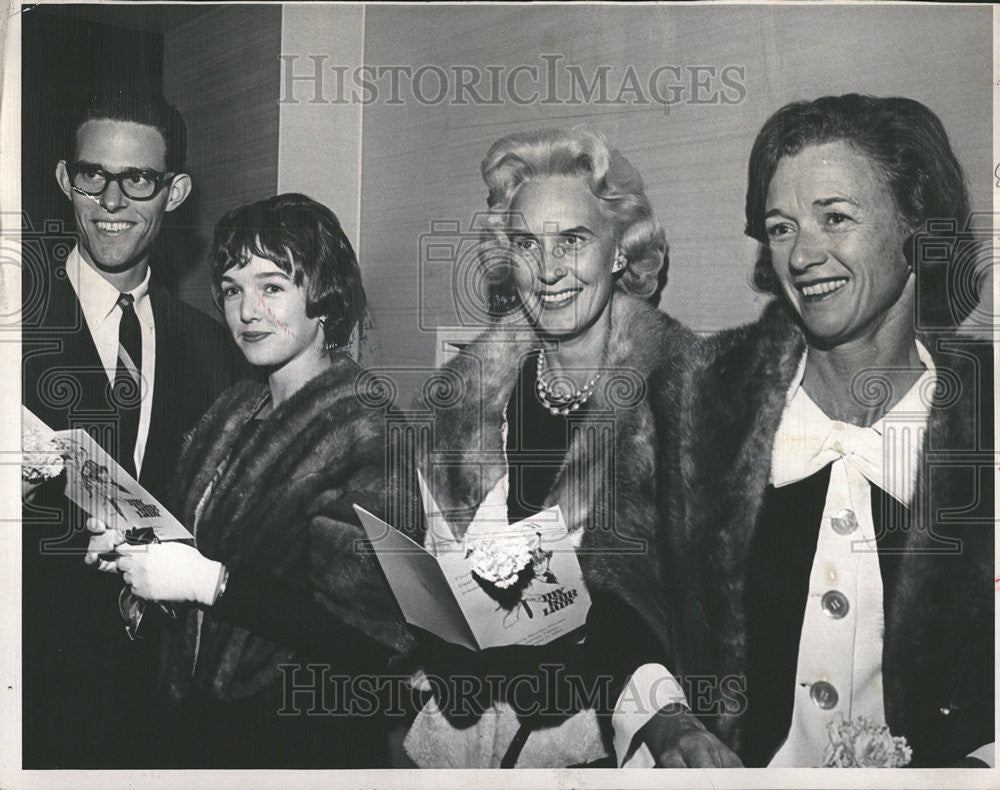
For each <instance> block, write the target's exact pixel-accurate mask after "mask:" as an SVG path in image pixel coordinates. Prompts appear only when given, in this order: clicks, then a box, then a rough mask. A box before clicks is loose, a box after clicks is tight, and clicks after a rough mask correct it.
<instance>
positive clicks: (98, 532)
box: [83, 518, 125, 573]
mask: <svg viewBox="0 0 1000 790" xmlns="http://www.w3.org/2000/svg"><path fill="white" fill-rule="evenodd" d="M87 530H88V531H89V532H90V543H89V544H88V545H87V553H86V555H85V556H84V558H83V561H84V562H85V563H87V565H95V564H96V565H97V569H98V570H99V571H104V572H105V573H117V572H118V568H117V567H116V566H115V563H114V561H112V560H106V559H101V555H102V554H104V555H108V554H113V553H114V552H115V551H116V550H117V548H118V547H119V546H120V545H121V544H122V543H124V542H125V536H124V535H123V534H122V533H121V532H119V531H118V530H117V529H108V528H107V524H105V523H104V522H103V521H101V520H100V519H97V518H88V519H87Z"/></svg>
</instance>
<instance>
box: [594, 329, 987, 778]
mask: <svg viewBox="0 0 1000 790" xmlns="http://www.w3.org/2000/svg"><path fill="white" fill-rule="evenodd" d="M807 353H808V352H807ZM917 354H918V356H919V357H920V361H921V362H922V363H923V365H924V367H925V371H924V373H923V374H922V375H921V376H920V378H919V379H918V380H917V382H916V383H915V384H914V385H913V386H912V387H911V388H910V390H909V391H908V392H907V393H906V394H905V395H904V396H903V398H902V399H901V400H900V401H899V402H898V403H897V404H896V405H895V406H894V407H893V408H892V409H891V410H890V411H889V412H888V413H886V414H885V416H883V417H882V418H881V419H880V420H878V422H876V423H875V424H874V425H872V426H871V427H869V428H861V427H858V426H855V425H849V424H847V423H843V422H840V421H837V420H831V419H830V418H829V417H827V416H826V414H824V413H823V411H822V410H821V409H820V408H819V407H818V406H817V405H816V404H815V403H814V402H813V400H812V399H811V398H810V397H809V395H808V394H807V393H806V391H805V390H804V389H803V388H802V386H801V385H802V377H803V374H804V372H805V363H806V355H803V357H802V361H801V362H800V364H799V368H798V372H797V374H796V376H795V378H794V379H793V381H792V384H791V386H790V387H789V390H788V394H787V397H786V405H785V411H784V414H783V415H782V420H781V424H780V426H779V428H778V431H777V433H776V434H775V438H774V445H773V452H772V462H771V483H772V484H773V485H774V486H775V487H780V486H784V485H788V484H790V483H794V482H797V481H799V480H802V479H805V478H806V477H809V476H810V475H813V474H815V473H816V472H818V471H820V470H821V469H823V468H824V467H825V466H827V465H830V483H829V486H828V488H827V495H826V502H825V505H824V509H823V520H822V523H821V525H820V530H819V536H818V540H817V545H816V553H815V555H814V558H813V565H812V570H811V573H810V577H809V591H808V598H807V603H806V611H805V614H804V616H803V623H802V631H801V637H800V641H799V652H798V662H797V665H796V678H795V681H796V683H795V700H794V705H793V709H792V720H791V726H790V728H789V732H788V736H787V737H786V739H785V741H784V742H783V744H782V745H781V747H780V748H779V749H778V751H777V752H776V753H775V755H774V757H773V759H772V761H771V763H770V765H771V766H774V767H793V766H794V767H809V766H814V767H815V766H821V765H822V763H823V756H824V752H825V749H826V745H827V744H828V743H829V734H828V731H827V724H828V723H829V722H830V721H832V720H833V719H834V717H835V716H836V715H837V714H838V713H839V714H841V715H843V717H844V719H845V720H851V719H854V718H856V717H857V716H862V715H863V716H867V717H869V718H871V719H873V720H874V721H875V722H876V723H882V722H884V721H885V709H884V704H883V699H884V698H883V689H882V633H883V626H884V622H883V607H882V576H881V569H880V566H879V560H878V550H877V545H876V542H875V527H874V521H873V518H872V512H871V485H872V484H875V485H877V486H878V487H879V488H881V489H882V490H883V491H886V492H887V493H888V494H889V495H890V496H892V497H893V498H895V499H896V500H898V501H899V502H901V503H902V504H904V505H909V502H910V500H911V499H912V496H913V487H914V484H915V482H916V476H917V469H918V465H919V460H920V452H921V448H922V447H923V437H924V432H925V431H926V427H927V419H928V416H929V414H930V395H931V394H932V392H933V387H934V383H935V369H934V362H933V360H932V358H931V356H930V354H929V353H928V352H927V349H926V348H924V346H923V345H922V344H921V343H920V342H919V341H918V342H917ZM632 680H633V682H632V683H631V684H630V686H629V687H626V691H625V692H623V694H622V696H621V697H620V698H619V701H618V706H617V708H616V715H615V716H614V718H613V720H612V723H613V726H614V731H615V749H616V753H617V755H618V762H619V765H625V764H628V765H629V767H634V768H639V767H650V766H652V765H653V758H652V755H651V754H650V753H649V750H648V749H647V748H646V746H645V745H644V744H639V745H638V746H637V745H636V744H634V743H633V740H634V737H635V733H636V732H637V731H638V730H639V729H640V728H641V727H642V726H643V725H644V724H645V723H646V721H648V720H649V718H650V717H651V716H652V713H654V712H655V711H656V710H658V709H659V708H658V707H654V705H660V706H661V707H662V706H663V705H666V704H669V703H671V702H674V703H676V702H680V703H683V702H684V698H683V691H682V689H681V688H680V687H679V685H677V682H676V680H675V679H674V678H673V676H672V675H670V673H669V672H668V671H667V670H666V668H664V667H662V666H661V665H659V664H655V665H654V664H649V665H646V666H643V667H640V668H639V670H638V671H637V672H636V673H635V674H634V675H633V679H632ZM626 694H628V695H629V696H628V697H627V696H626ZM973 756H975V757H978V758H979V759H981V760H983V761H984V762H988V763H989V764H992V762H993V748H992V744H987V745H986V746H984V747H982V748H981V749H979V750H977V751H976V752H975V753H974V755H973Z"/></svg>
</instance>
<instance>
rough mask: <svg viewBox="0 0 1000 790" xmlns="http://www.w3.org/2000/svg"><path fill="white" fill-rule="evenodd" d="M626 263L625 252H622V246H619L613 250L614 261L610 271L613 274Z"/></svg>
mask: <svg viewBox="0 0 1000 790" xmlns="http://www.w3.org/2000/svg"><path fill="white" fill-rule="evenodd" d="M627 264H628V258H626V257H625V253H624V252H622V248H621V247H619V248H618V249H617V250H616V251H615V262H614V265H613V266H612V267H611V272H612V273H613V274H618V272H620V271H621V270H622V269H624V268H625V266H626V265H627Z"/></svg>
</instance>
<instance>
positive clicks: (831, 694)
mask: <svg viewBox="0 0 1000 790" xmlns="http://www.w3.org/2000/svg"><path fill="white" fill-rule="evenodd" d="M809 698H810V699H811V700H812V701H813V704H814V705H815V706H816V707H817V708H821V709H822V710H830V708H835V707H837V700H839V699H840V695H839V694H837V689H835V688H834V687H833V685H832V684H830V683H827V682H826V681H825V680H820V681H817V682H816V683H813V684H812V686H811V687H810V689H809Z"/></svg>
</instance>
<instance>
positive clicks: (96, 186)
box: [66, 162, 177, 200]
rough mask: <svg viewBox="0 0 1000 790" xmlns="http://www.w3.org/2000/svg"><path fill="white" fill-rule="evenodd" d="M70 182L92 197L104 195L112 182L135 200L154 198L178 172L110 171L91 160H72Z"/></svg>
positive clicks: (69, 170) (69, 171)
mask: <svg viewBox="0 0 1000 790" xmlns="http://www.w3.org/2000/svg"><path fill="white" fill-rule="evenodd" d="M66 171H67V172H68V173H69V180H70V183H71V184H72V185H73V188H74V189H76V190H77V191H78V192H82V193H83V194H84V195H88V196H89V197H100V196H101V195H103V194H104V191H105V190H106V189H107V188H108V184H110V183H111V182H112V181H114V182H115V183H117V184H118V188H119V189H120V190H121V191H122V192H123V193H124V194H125V196H126V197H128V198H130V199H132V200H151V199H153V198H154V197H156V195H157V193H158V192H159V191H160V190H161V189H163V187H164V185H165V184H166V183H168V182H169V181H170V179H172V178H173V177H174V176H175V175H177V174H176V173H161V172H159V171H158V170H142V169H140V168H135V167H130V168H128V169H127V170H122V171H121V172H120V173H109V172H108V171H107V170H105V169H104V168H101V167H98V166H97V165H93V164H91V163H90V162H72V163H70V164H68V165H66Z"/></svg>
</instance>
